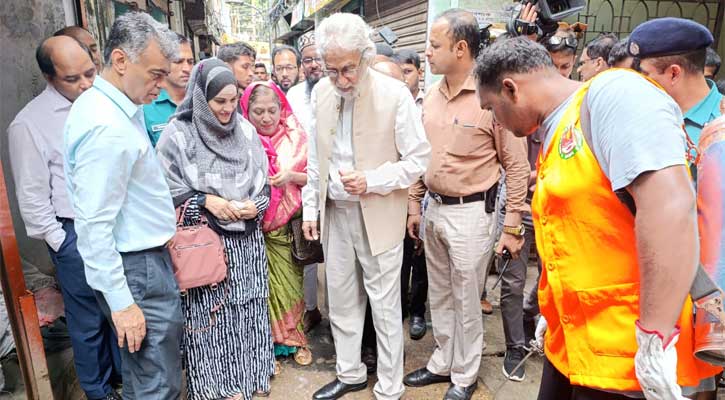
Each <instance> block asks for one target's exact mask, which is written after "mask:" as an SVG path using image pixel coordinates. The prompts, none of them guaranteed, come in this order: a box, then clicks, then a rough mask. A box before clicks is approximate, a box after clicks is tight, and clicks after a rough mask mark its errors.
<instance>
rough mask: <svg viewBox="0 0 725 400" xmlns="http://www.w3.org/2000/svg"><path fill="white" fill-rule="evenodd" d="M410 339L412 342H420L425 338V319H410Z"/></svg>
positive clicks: (418, 317) (415, 317)
mask: <svg viewBox="0 0 725 400" xmlns="http://www.w3.org/2000/svg"><path fill="white" fill-rule="evenodd" d="M408 322H409V324H410V338H411V339H413V340H420V339H422V338H423V336H425V331H426V330H427V329H428V327H427V326H426V324H425V318H423V317H420V316H418V315H413V316H412V317H410V321H408Z"/></svg>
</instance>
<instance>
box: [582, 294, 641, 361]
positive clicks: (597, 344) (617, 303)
mask: <svg viewBox="0 0 725 400" xmlns="http://www.w3.org/2000/svg"><path fill="white" fill-rule="evenodd" d="M638 293H639V285H638V284H636V283H623V284H617V285H611V286H604V287H598V288H592V289H586V290H580V291H577V293H576V294H577V297H578V299H579V304H580V306H581V311H582V313H583V315H582V318H583V319H584V321H586V326H585V329H586V336H587V345H588V346H589V349H590V350H591V351H592V352H593V353H594V354H598V355H601V356H610V357H634V354H635V352H636V351H637V339H636V337H635V325H634V323H635V321H636V320H637V318H638V316H639V295H638Z"/></svg>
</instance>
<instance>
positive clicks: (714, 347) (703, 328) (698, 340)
mask: <svg viewBox="0 0 725 400" xmlns="http://www.w3.org/2000/svg"><path fill="white" fill-rule="evenodd" d="M694 305H695V327H694V328H695V352H694V355H695V357H697V358H699V359H700V360H702V361H705V362H706V363H709V364H712V365H725V311H723V292H721V291H717V292H715V293H712V294H709V295H707V296H705V297H703V298H701V299H699V300H696V301H695V302H694Z"/></svg>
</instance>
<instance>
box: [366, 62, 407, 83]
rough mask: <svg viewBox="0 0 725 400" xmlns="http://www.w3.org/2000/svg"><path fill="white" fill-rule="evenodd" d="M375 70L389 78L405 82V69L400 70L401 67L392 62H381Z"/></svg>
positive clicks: (375, 66)
mask: <svg viewBox="0 0 725 400" xmlns="http://www.w3.org/2000/svg"><path fill="white" fill-rule="evenodd" d="M373 69H374V70H376V71H378V72H380V73H383V74H385V75H387V76H390V77H392V78H395V79H397V80H399V81H401V82H405V76H403V69H402V68H400V65H398V64H396V63H394V62H392V61H381V62H379V63H377V64H375V65H373Z"/></svg>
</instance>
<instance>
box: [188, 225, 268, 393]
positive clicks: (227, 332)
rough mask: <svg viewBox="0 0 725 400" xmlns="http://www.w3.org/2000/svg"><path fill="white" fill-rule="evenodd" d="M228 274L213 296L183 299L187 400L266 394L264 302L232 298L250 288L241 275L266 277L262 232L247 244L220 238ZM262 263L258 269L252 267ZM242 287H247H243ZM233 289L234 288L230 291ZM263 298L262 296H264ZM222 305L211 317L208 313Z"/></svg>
mask: <svg viewBox="0 0 725 400" xmlns="http://www.w3.org/2000/svg"><path fill="white" fill-rule="evenodd" d="M224 245H225V248H226V252H227V260H228V265H229V271H228V274H227V281H226V283H227V284H229V285H231V286H230V287H229V288H228V289H227V287H226V285H225V284H224V283H222V284H220V285H219V287H218V288H216V289H214V290H212V289H211V288H209V287H202V288H196V289H191V290H190V291H189V293H187V295H186V296H184V297H183V302H182V304H183V309H184V316H185V318H186V327H187V329H186V331H185V333H184V349H185V358H184V361H185V363H184V364H185V365H186V375H187V391H188V398H189V400H195V399H203V400H207V399H209V400H211V399H223V398H227V397H233V396H237V395H239V394H241V395H242V396H241V398H243V399H245V400H250V399H251V398H252V395H253V394H254V392H255V391H269V390H270V382H269V380H270V376H272V374H273V373H274V347H273V343H272V334H271V331H270V320H269V307H268V304H267V298H266V296H259V297H257V298H247V299H244V300H243V301H240V299H238V298H237V297H238V296H237V295H236V294H237V293H239V291H238V289H239V286H242V287H244V286H247V285H249V278H250V277H249V276H246V277H245V276H244V272H251V271H255V272H257V273H262V272H264V273H265V277H264V279H265V280H266V262H267V259H266V257H265V256H264V240H263V238H262V234H261V231H258V232H255V233H253V234H251V235H249V236H248V237H246V238H242V239H237V238H230V237H224ZM260 262H264V264H265V265H264V266H263V267H262V266H259V267H260V268H257V266H256V264H257V263H260ZM245 281H246V282H245ZM234 286H236V287H234ZM265 294H266V293H265ZM220 302H223V303H224V305H223V306H222V307H221V308H220V309H219V311H218V312H216V313H214V315H213V316H212V315H211V313H210V310H211V309H212V308H214V307H215V306H217V305H218V304H219V303H220Z"/></svg>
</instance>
